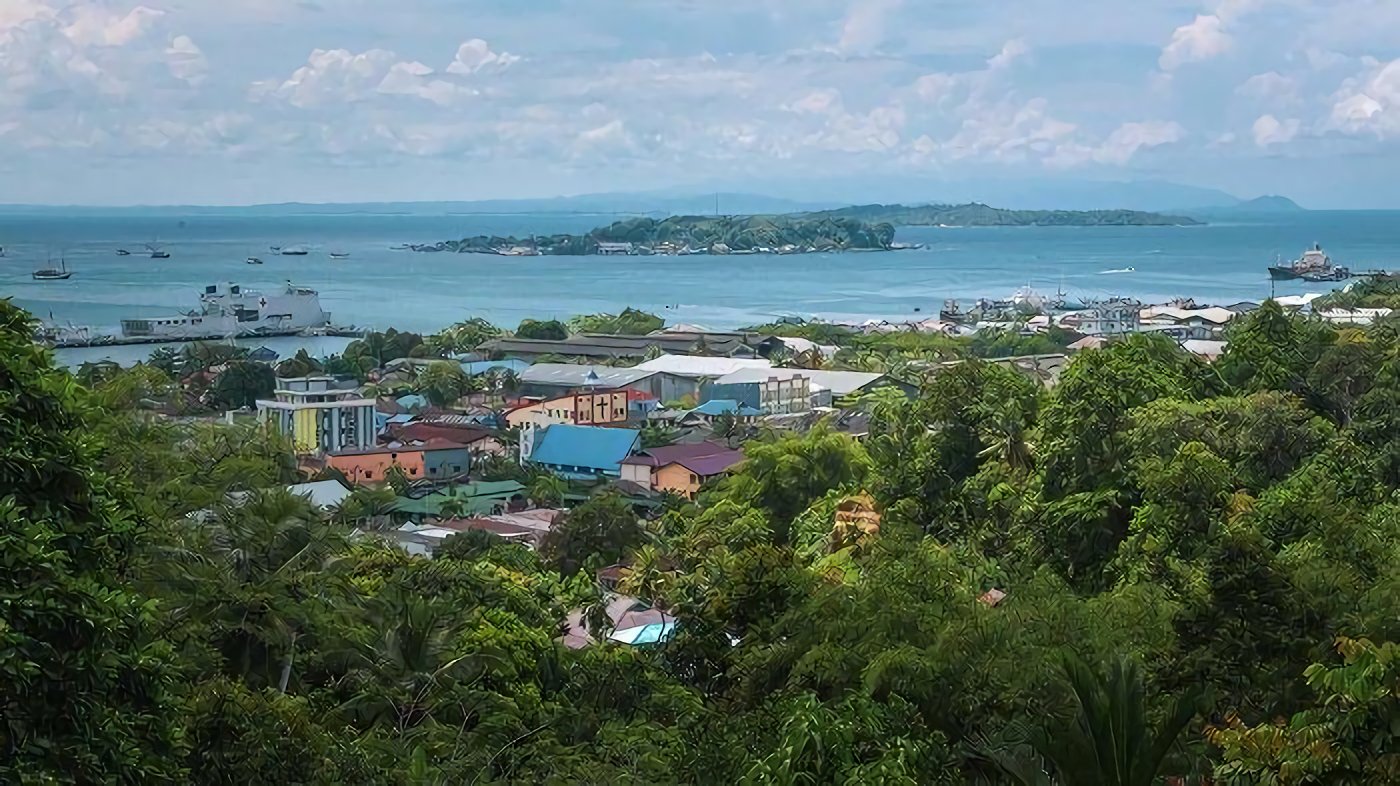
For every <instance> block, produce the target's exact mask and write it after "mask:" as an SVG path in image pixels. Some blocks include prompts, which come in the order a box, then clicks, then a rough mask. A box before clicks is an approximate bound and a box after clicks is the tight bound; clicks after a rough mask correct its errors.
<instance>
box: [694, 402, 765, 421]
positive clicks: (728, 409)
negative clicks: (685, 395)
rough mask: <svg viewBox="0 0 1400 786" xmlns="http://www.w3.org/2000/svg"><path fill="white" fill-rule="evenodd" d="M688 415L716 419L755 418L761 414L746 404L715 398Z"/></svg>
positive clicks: (760, 411)
mask: <svg viewBox="0 0 1400 786" xmlns="http://www.w3.org/2000/svg"><path fill="white" fill-rule="evenodd" d="M690 414H692V415H705V416H707V417H712V418H717V417H719V416H720V415H737V416H739V417H741V418H756V417H759V416H760V415H762V414H763V412H762V410H758V409H754V408H753V407H750V406H748V405H747V404H740V403H739V402H737V401H735V400H734V399H727V398H717V399H711V400H709V401H706V402H705V403H704V404H701V405H700V406H698V407H696V408H695V409H692V410H691V411H690Z"/></svg>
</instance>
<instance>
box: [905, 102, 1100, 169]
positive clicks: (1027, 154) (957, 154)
mask: <svg viewBox="0 0 1400 786" xmlns="http://www.w3.org/2000/svg"><path fill="white" fill-rule="evenodd" d="M1048 104H1049V102H1047V101H1046V100H1045V99H1044V98H1033V99H1031V100H1030V101H1027V102H1025V103H1024V104H1015V103H1013V102H1010V101H1004V102H1001V103H998V104H995V105H991V106H985V107H976V108H971V109H970V111H969V114H968V116H967V117H966V118H964V120H963V121H962V124H961V126H960V127H959V129H958V131H957V133H956V134H954V135H953V136H952V138H951V139H949V140H948V141H947V142H945V143H943V144H942V145H940V146H939V148H940V149H939V154H940V156H942V157H946V158H948V159H950V160H955V161H956V160H967V159H973V160H983V161H995V162H998V163H1009V162H1021V161H1029V160H1035V159H1043V158H1047V157H1049V156H1052V155H1054V153H1055V152H1056V150H1057V149H1058V148H1059V147H1060V145H1061V144H1062V143H1066V142H1068V141H1069V140H1070V137H1071V135H1073V134H1074V132H1075V131H1076V129H1077V128H1078V127H1077V126H1076V125H1075V124H1074V123H1068V122H1065V121H1063V120H1059V119H1056V118H1055V117H1052V116H1051V115H1050V114H1049V111H1048ZM924 147H927V145H924Z"/></svg>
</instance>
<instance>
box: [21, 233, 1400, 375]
mask: <svg viewBox="0 0 1400 786" xmlns="http://www.w3.org/2000/svg"><path fill="white" fill-rule="evenodd" d="M611 220H612V218H610V217H606V216H590V215H502V216H489V215H468V216H392V215H390V216H385V215H346V216H276V217H255V216H231V215H215V216H209V215H189V216H168V215H167V216H159V217H131V216H100V215H75V216H71V217H63V216H55V215H44V216H39V217H33V216H19V215H8V216H7V215H0V246H4V247H5V249H6V255H5V257H3V258H0V297H12V298H14V300H15V302H16V303H18V304H19V305H21V306H24V307H25V308H28V309H30V310H31V311H32V312H34V313H35V314H36V315H37V316H39V317H42V318H46V319H47V318H52V319H54V320H56V321H58V322H61V323H73V324H80V325H90V326H95V327H100V328H103V329H106V330H109V331H112V332H116V329H117V326H118V323H119V320H121V319H122V318H125V317H132V316H154V315H159V314H164V313H172V312H174V311H177V310H187V309H190V308H193V307H194V306H195V305H196V303H197V296H198V293H199V291H201V289H202V288H203V287H204V286H206V285H208V284H212V283H215V282H219V281H231V282H236V283H239V284H242V285H244V286H246V287H250V288H257V287H264V288H273V287H277V286H279V285H281V284H282V282H284V281H287V280H291V281H294V282H295V283H296V284H298V285H300V286H307V287H311V288H314V289H316V290H318V291H319V292H320V294H321V301H322V305H323V306H324V307H325V308H326V309H327V310H328V311H330V312H331V313H332V316H333V319H334V320H335V322H336V323H337V324H343V325H355V326H358V327H373V328H381V329H382V328H386V327H390V326H395V327H399V328H405V329H411V330H416V331H422V332H431V331H434V330H436V329H438V328H441V327H443V326H445V325H448V324H450V323H452V322H456V321H458V320H462V319H465V318H468V317H473V316H479V317H485V318H486V319H489V320H491V321H493V322H496V323H498V324H501V325H504V326H508V327H509V326H514V325H515V324H517V323H518V322H519V321H520V320H522V319H525V318H537V319H548V318H561V319H562V318H567V317H569V316H571V315H574V314H580V313H592V312H599V311H607V312H615V311H617V310H620V309H622V308H625V307H627V306H635V307H638V308H643V309H647V310H650V311H653V312H655V313H657V314H661V315H663V316H664V317H666V319H667V320H668V321H671V322H687V323H696V324H700V325H704V326H707V327H712V328H732V327H738V326H741V325H745V324H752V323H758V322H766V321H770V320H772V319H773V318H775V317H778V316H788V315H791V316H801V317H806V318H811V317H823V318H827V319H839V320H864V319H870V318H878V319H891V320H895V319H900V320H904V319H912V318H921V317H927V316H930V315H935V314H936V313H937V311H938V308H939V307H940V306H941V304H942V303H943V301H944V300H945V299H948V298H960V299H963V300H973V299H976V298H978V297H1008V296H1010V295H1011V293H1012V292H1014V291H1015V290H1016V289H1017V288H1019V287H1022V286H1026V285H1029V286H1032V287H1034V288H1036V289H1038V290H1040V291H1042V292H1046V293H1051V292H1054V291H1055V290H1056V289H1057V288H1061V287H1062V288H1063V289H1064V291H1065V292H1067V293H1068V294H1069V295H1070V297H1071V298H1101V297H1108V296H1112V295H1123V296H1131V297H1136V298H1139V299H1141V300H1143V301H1146V302H1159V301H1164V300H1168V299H1170V298H1173V297H1182V296H1186V297H1193V298H1195V299H1196V300H1197V301H1198V302H1202V303H1207V302H1209V303H1216V304H1228V303H1233V302H1236V301H1240V300H1258V299H1262V298H1264V297H1267V296H1268V295H1269V294H1270V292H1271V291H1276V292H1277V294H1280V295H1284V294H1300V293H1303V292H1308V291H1325V289H1327V288H1330V287H1331V286H1333V285H1330V284H1305V283H1302V282H1282V283H1278V284H1277V285H1271V284H1270V282H1269V278H1268V273H1267V271H1266V267H1267V266H1268V265H1269V264H1272V263H1273V262H1274V260H1275V259H1276V258H1279V257H1282V258H1283V259H1286V260H1287V259H1293V258H1296V257H1297V256H1298V255H1299V254H1300V253H1301V252H1302V251H1303V250H1304V249H1305V248H1306V247H1309V246H1310V245H1311V244H1312V243H1314V242H1320V243H1322V244H1323V246H1324V248H1325V249H1326V250H1327V251H1328V252H1329V253H1330V254H1331V255H1332V256H1333V258H1334V259H1335V260H1337V262H1338V263H1339V264H1344V265H1348V266H1350V267H1351V268H1352V269H1353V270H1368V269H1374V268H1391V269H1394V268H1397V267H1400V213H1392V212H1330V211H1314V212H1307V213H1300V214H1297V215H1290V216H1286V217H1282V218H1280V219H1274V220H1265V221H1255V222H1234V223H1213V224H1211V225H1208V226H1199V227H1007V228H932V227H919V228H906V229H902V230H901V231H900V233H899V237H898V239H899V240H901V241H905V242H917V243H923V244H925V245H926V248H924V249H920V250H914V251H900V252H890V253H846V254H812V255H791V256H758V255H755V256H729V257H717V256H699V257H515V258H511V257H496V256H483V255H469V254H461V255H459V254H423V253H414V252H407V251H392V250H390V248H389V247H390V246H392V245H395V244H399V243H409V242H429V241H437V240H444V239H449V238H460V237H464V236H470V235H477V234H498V235H518V236H524V235H529V234H532V233H540V234H543V233H552V232H567V231H583V230H586V229H589V228H591V227H594V226H597V225H599V224H605V223H608V222H609V221H611ZM150 242H158V243H159V244H160V245H161V246H162V247H163V248H165V249H166V250H168V251H169V252H170V253H171V258H170V259H150V258H149V256H148V255H145V254H143V253H142V250H143V246H144V244H146V243H150ZM272 245H277V246H292V245H304V246H306V247H308V248H309V249H310V250H311V254H310V255H308V256H305V257H282V256H278V255H276V254H274V253H272V252H270V251H269V246H272ZM117 248H126V249H129V250H131V251H132V255H131V256H126V257H122V256H117V255H116V254H115V250H116V249H117ZM330 251H343V252H347V253H349V254H350V255H351V256H350V258H349V259H346V260H332V259H330V258H329V256H328V252H330ZM60 255H61V256H63V258H64V259H66V261H67V263H68V267H69V269H70V270H73V271H74V275H73V278H72V279H70V280H68V281H60V282H41V281H33V280H32V279H31V278H30V272H31V271H32V270H34V269H35V268H37V267H43V266H45V262H46V260H47V259H49V258H50V257H52V258H53V259H57V258H58V257H59V256H60ZM248 256H258V257H261V258H262V259H263V260H264V261H265V264H263V265H259V266H252V265H247V264H245V262H244V260H245V259H246V258H247V257H248ZM1114 271H1117V272H1114ZM1275 286H1276V289H1272V290H1271V287H1275ZM320 346H321V347H324V346H325V345H324V344H323V345H320ZM135 349H136V354H137V355H139V356H144V355H145V354H148V353H149V351H150V350H149V348H135ZM279 351H280V350H279ZM113 353H114V350H111V349H106V350H104V351H103V352H101V353H98V355H97V356H103V355H111V356H114V357H125V356H126V355H131V354H132V353H131V352H124V351H121V352H117V354H115V355H114V354H113ZM84 357H87V356H86V355H84Z"/></svg>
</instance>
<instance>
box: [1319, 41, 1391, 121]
mask: <svg viewBox="0 0 1400 786" xmlns="http://www.w3.org/2000/svg"><path fill="white" fill-rule="evenodd" d="M1324 128H1325V129H1326V130H1330V131H1340V132H1342V133H1344V134H1356V135H1361V134H1369V135H1374V136H1375V137H1377V138H1378V139H1389V138H1392V137H1398V136H1400V59H1396V60H1392V61H1390V62H1389V63H1379V62H1376V61H1374V60H1372V61H1370V62H1369V63H1368V67H1367V70H1366V71H1365V72H1363V73H1362V74H1360V75H1358V76H1356V77H1353V78H1351V79H1348V80H1347V81H1346V82H1344V83H1343V84H1342V87H1341V89H1339V90H1338V91H1337V92H1336V93H1335V94H1334V95H1333V97H1332V110H1331V113H1330V115H1329V116H1328V119H1327V121H1326V123H1325V124H1324Z"/></svg>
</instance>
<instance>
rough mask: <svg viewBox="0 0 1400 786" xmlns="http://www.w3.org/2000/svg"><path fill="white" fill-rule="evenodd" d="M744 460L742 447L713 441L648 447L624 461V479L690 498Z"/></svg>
mask: <svg viewBox="0 0 1400 786" xmlns="http://www.w3.org/2000/svg"><path fill="white" fill-rule="evenodd" d="M743 460H744V452H743V451H741V450H734V449H733V448H730V447H727V446H725V445H720V444H716V443H714V442H699V443H696V444H693V445H668V446H666V447H661V448H647V449H646V450H642V451H641V452H639V453H637V454H636V455H634V456H630V457H628V458H627V459H625V460H624V461H623V462H622V479H623V480H626V481H631V482H633V483H637V484H639V485H642V486H645V487H647V488H649V489H652V490H653V491H669V492H672V493H674V494H679V495H681V496H682V497H686V498H687V499H689V498H692V497H694V496H695V494H696V492H698V491H699V490H700V486H701V485H702V484H704V483H705V481H707V480H710V479H712V478H716V477H719V476H720V475H723V474H725V473H726V472H728V471H729V470H730V469H731V468H733V467H734V465H736V464H738V463H739V462H741V461H743Z"/></svg>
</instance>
